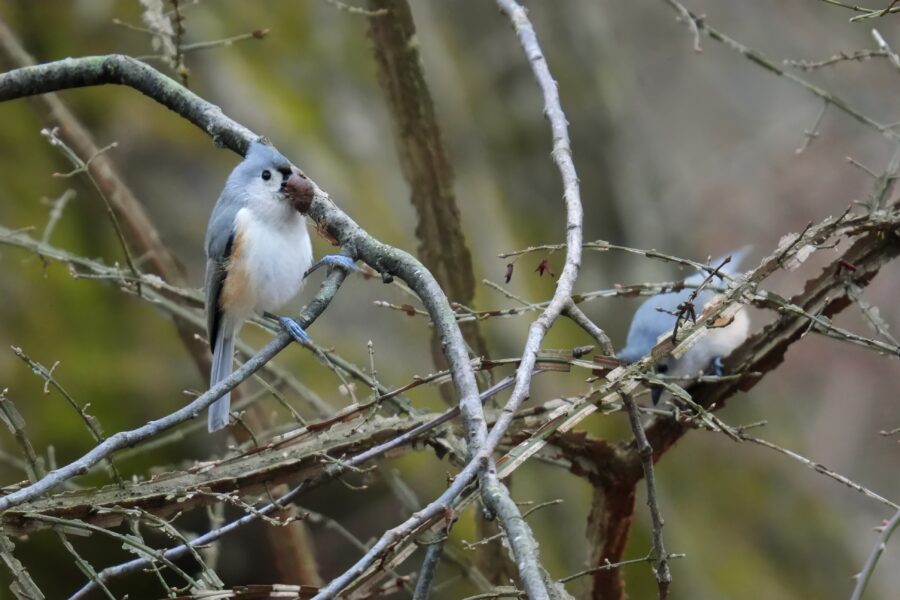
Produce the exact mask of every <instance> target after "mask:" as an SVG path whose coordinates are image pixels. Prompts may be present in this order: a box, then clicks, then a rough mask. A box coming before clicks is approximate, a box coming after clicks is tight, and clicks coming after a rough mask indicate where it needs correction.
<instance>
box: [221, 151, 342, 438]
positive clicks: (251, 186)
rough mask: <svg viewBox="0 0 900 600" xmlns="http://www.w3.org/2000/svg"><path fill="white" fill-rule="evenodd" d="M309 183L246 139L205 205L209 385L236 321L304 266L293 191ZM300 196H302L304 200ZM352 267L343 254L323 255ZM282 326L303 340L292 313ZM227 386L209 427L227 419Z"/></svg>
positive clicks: (306, 256)
mask: <svg viewBox="0 0 900 600" xmlns="http://www.w3.org/2000/svg"><path fill="white" fill-rule="evenodd" d="M312 189H313V188H312V184H311V183H310V182H309V180H308V179H306V176H305V175H303V174H302V173H301V172H300V170H299V169H297V168H296V167H295V166H293V165H292V164H291V163H290V161H289V160H288V159H287V158H285V157H284V156H283V155H282V154H281V153H279V152H278V151H277V150H276V149H275V148H273V147H272V146H269V145H267V144H264V143H262V142H254V143H253V144H251V145H250V148H249V150H248V151H247V155H246V157H245V158H244V160H243V161H242V162H241V163H240V164H239V165H238V166H237V167H235V168H234V170H233V171H232V172H231V175H229V176H228V181H227V182H226V183H225V189H224V190H223V191H222V194H221V195H220V196H219V199H218V201H217V202H216V205H215V206H214V207H213V211H212V215H210V218H209V225H208V226H207V230H206V257H207V258H206V319H207V333H208V335H209V345H210V348H212V351H213V358H212V369H211V371H210V377H209V382H210V387H212V386H214V385H215V384H216V383H218V382H220V381H222V380H223V379H225V378H226V377H228V376H229V375H230V374H231V369H232V361H233V359H234V340H235V337H236V336H237V334H238V331H239V330H240V328H241V325H243V323H244V321H246V320H247V319H248V318H250V317H251V316H253V315H254V314H261V313H263V312H265V311H274V310H275V309H277V308H279V307H281V306H283V305H284V304H285V303H287V302H288V301H289V300H291V299H292V298H293V297H294V296H295V295H296V294H297V293H298V292H299V291H300V288H301V287H302V285H303V281H304V276H305V274H306V273H307V272H308V270H309V268H310V265H312V259H313V254H312V244H311V242H310V239H309V233H308V232H307V230H306V218H305V217H304V216H303V214H301V213H300V212H299V210H298V206H297V204H298V197H297V194H298V193H307V194H308V195H309V196H308V198H309V197H311V194H312ZM308 198H307V200H308ZM326 258H329V259H331V260H330V261H329V263H330V264H333V265H337V266H341V267H344V268H352V266H353V262H352V261H351V260H350V259H348V258H347V257H332V256H329V257H326ZM279 321H280V322H281V324H282V326H283V327H284V328H285V329H286V330H288V331H289V332H290V333H291V334H292V336H293V337H294V339H296V340H298V341H305V340H308V338H307V337H306V333H305V332H304V331H303V329H302V328H301V327H300V326H299V325H298V324H297V323H296V322H295V321H293V320H292V319H289V318H287V317H281V318H280V319H279ZM230 399H231V393H230V392H226V393H225V394H223V395H222V396H221V397H220V398H219V399H218V400H216V401H215V403H213V404H212V405H211V406H210V407H209V422H208V423H209V431H210V432H213V431H217V430H219V429H222V428H223V427H225V426H226V425H227V424H228V419H229V405H230Z"/></svg>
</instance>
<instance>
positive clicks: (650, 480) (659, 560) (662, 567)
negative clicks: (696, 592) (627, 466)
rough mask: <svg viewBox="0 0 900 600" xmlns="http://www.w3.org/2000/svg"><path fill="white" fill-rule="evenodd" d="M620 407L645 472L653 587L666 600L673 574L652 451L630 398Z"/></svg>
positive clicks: (625, 398)
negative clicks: (651, 536)
mask: <svg viewBox="0 0 900 600" xmlns="http://www.w3.org/2000/svg"><path fill="white" fill-rule="evenodd" d="M621 396H622V403H623V404H624V405H625V410H626V411H627V412H628V422H629V424H630V425H631V431H632V433H633V434H634V440H635V443H636V444H637V452H638V456H640V457H641V466H642V467H643V469H644V482H645V483H646V486H647V507H648V508H649V509H650V521H651V523H652V531H653V548H652V550H651V552H650V554H651V556H653V565H654V572H655V573H656V585H657V588H658V591H659V599H660V600H665V599H666V597H667V596H668V595H669V586H670V585H671V584H672V571H671V570H670V569H669V554H668V552H666V546H665V543H664V541H663V535H662V528H663V523H664V522H663V518H662V515H661V514H660V512H659V500H658V499H657V497H656V477H654V475H653V448H652V447H651V446H650V442H648V441H647V435H646V433H644V426H643V425H642V424H641V415H640V414H639V413H638V410H637V405H636V404H635V402H634V399H633V398H632V397H631V394H629V393H627V392H623V393H622V394H621Z"/></svg>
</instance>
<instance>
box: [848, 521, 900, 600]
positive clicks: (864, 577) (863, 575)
mask: <svg viewBox="0 0 900 600" xmlns="http://www.w3.org/2000/svg"><path fill="white" fill-rule="evenodd" d="M898 526H900V510H898V511H897V512H896V513H894V516H893V517H891V520H890V521H888V522H887V523H886V524H885V525H884V527H883V528H882V530H881V535H880V536H879V537H878V543H877V544H875V547H874V548H872V552H871V553H870V554H869V558H868V560H866V564H865V566H864V567H863V570H862V571H861V572H860V573H859V575H857V576H856V587H854V588H853V595H852V596H850V600H861V599H862V595H863V592H865V591H866V586H867V585H868V584H869V579H871V578H872V573H873V571H875V565H876V564H878V559H879V558H881V555H882V553H883V552H884V548H885V546H886V545H887V542H888V540H889V539H890V537H891V535H892V534H893V533H894V530H895V529H897V527H898Z"/></svg>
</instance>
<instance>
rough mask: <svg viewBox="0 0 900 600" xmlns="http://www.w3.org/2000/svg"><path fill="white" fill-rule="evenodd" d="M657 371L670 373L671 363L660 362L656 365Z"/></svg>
mask: <svg viewBox="0 0 900 600" xmlns="http://www.w3.org/2000/svg"><path fill="white" fill-rule="evenodd" d="M656 372H657V373H668V372H669V365H664V364H658V365H656Z"/></svg>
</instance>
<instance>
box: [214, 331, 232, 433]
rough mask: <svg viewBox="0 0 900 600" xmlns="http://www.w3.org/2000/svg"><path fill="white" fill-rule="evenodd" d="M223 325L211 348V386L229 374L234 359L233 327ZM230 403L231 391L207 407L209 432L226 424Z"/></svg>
mask: <svg viewBox="0 0 900 600" xmlns="http://www.w3.org/2000/svg"><path fill="white" fill-rule="evenodd" d="M223 325H224V326H222V327H220V328H219V335H218V336H217V339H216V347H215V348H214V349H213V359H212V369H211V370H210V372H209V387H212V386H214V385H216V384H217V383H219V382H220V381H222V380H223V379H225V378H226V377H228V376H229V375H231V365H232V363H233V361H234V335H235V332H234V328H233V327H228V326H227V325H225V324H223ZM230 405H231V392H230V391H229V392H225V394H224V395H223V396H222V397H221V398H219V399H218V400H216V401H215V402H213V403H212V404H211V405H210V407H209V421H208V427H209V432H210V433H212V432H214V431H218V430H220V429H222V428H223V427H225V426H226V425H228V417H229V413H228V411H229V408H230Z"/></svg>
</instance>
